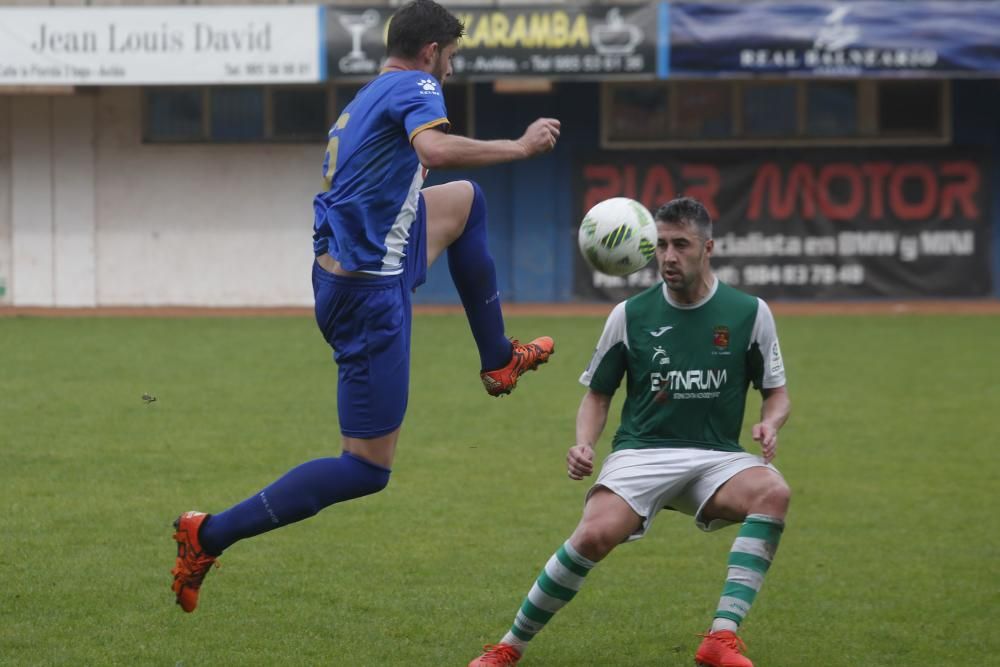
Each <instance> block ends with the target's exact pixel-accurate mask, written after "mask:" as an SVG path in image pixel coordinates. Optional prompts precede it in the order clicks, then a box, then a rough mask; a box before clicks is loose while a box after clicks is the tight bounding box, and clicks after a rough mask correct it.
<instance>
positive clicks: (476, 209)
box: [464, 181, 486, 227]
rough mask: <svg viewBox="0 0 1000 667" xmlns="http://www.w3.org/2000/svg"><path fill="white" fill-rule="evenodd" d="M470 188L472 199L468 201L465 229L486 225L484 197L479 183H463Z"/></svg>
mask: <svg viewBox="0 0 1000 667" xmlns="http://www.w3.org/2000/svg"><path fill="white" fill-rule="evenodd" d="M464 182H465V183H468V185H469V186H470V187H471V188H472V198H471V199H470V201H469V215H468V216H467V218H466V223H465V226H466V227H473V226H477V225H485V224H486V195H485V194H483V189H482V188H481V187H479V183H476V182H475V181H464Z"/></svg>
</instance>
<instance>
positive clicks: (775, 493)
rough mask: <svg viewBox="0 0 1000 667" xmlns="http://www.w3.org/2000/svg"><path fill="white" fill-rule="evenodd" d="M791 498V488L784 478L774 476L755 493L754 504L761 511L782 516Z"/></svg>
mask: <svg viewBox="0 0 1000 667" xmlns="http://www.w3.org/2000/svg"><path fill="white" fill-rule="evenodd" d="M791 499H792V490H791V489H790V488H788V484H786V483H785V480H783V479H780V478H776V479H773V480H770V481H769V482H768V483H767V484H765V485H764V486H762V487H761V488H760V489H759V491H758V493H757V502H756V504H757V505H758V507H759V508H760V510H761V511H762V512H763V513H766V514H770V515H772V516H784V515H785V512H787V511H788V505H789V503H790V502H791Z"/></svg>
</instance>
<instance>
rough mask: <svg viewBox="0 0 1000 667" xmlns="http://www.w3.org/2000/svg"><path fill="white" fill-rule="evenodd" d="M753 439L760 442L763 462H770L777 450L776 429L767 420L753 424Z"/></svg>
mask: <svg viewBox="0 0 1000 667" xmlns="http://www.w3.org/2000/svg"><path fill="white" fill-rule="evenodd" d="M753 439H754V440H756V441H757V442H759V443H760V451H761V453H762V454H763V455H764V463H770V462H771V459H773V458H774V455H775V454H776V453H777V450H778V429H776V428H775V427H774V426H772V425H771V424H768V423H767V422H760V423H759V424H754V425H753Z"/></svg>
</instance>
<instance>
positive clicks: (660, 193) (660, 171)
mask: <svg viewBox="0 0 1000 667" xmlns="http://www.w3.org/2000/svg"><path fill="white" fill-rule="evenodd" d="M674 192H675V191H674V179H673V178H671V176H670V172H669V171H667V168H666V167H664V166H661V165H658V164H655V165H653V166H652V167H650V168H649V171H647V172H646V176H645V177H644V178H643V179H642V197H641V198H640V199H639V201H641V202H642V204H643V206H645V207H646V208H648V209H650V210H652V211H654V212H655V211H656V209H657V208H659V207H660V205H661V204H663V203H664V202H668V201H670V200H671V199H673V198H674Z"/></svg>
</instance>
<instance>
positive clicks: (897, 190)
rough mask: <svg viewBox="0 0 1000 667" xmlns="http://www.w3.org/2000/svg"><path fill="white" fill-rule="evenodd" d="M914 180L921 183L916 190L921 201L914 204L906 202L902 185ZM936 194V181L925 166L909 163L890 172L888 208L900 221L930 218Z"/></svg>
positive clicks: (932, 173)
mask: <svg viewBox="0 0 1000 667" xmlns="http://www.w3.org/2000/svg"><path fill="white" fill-rule="evenodd" d="M914 178H915V179H917V180H920V181H921V182H922V185H921V187H920V189H919V190H918V192H919V194H920V197H921V199H920V201H918V202H915V203H914V202H908V201H906V197H904V196H903V184H904V183H905V182H906V181H907V180H908V179H914ZM937 194H938V184H937V179H936V178H935V177H934V172H933V171H931V169H930V167H928V166H927V165H925V164H919V163H912V162H910V163H906V164H901V165H899V166H898V167H896V168H895V169H893V170H892V176H890V177H889V208H891V209H892V212H893V215H895V216H896V217H897V218H899V219H900V220H924V219H926V218H928V217H930V215H931V213H933V212H934V204H935V203H936V202H937Z"/></svg>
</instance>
